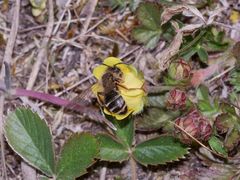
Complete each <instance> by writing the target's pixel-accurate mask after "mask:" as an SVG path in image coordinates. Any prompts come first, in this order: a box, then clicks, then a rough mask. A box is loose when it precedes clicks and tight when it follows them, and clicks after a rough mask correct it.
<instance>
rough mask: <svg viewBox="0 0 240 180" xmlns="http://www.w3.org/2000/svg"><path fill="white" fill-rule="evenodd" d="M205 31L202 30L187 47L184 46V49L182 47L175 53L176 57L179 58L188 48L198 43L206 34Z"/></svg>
mask: <svg viewBox="0 0 240 180" xmlns="http://www.w3.org/2000/svg"><path fill="white" fill-rule="evenodd" d="M206 32H207V31H206V29H204V30H202V31H201V32H200V33H199V34H198V35H197V36H196V37H195V38H194V39H193V40H192V41H191V42H190V43H188V45H186V46H185V47H183V48H182V49H180V50H179V51H178V53H177V55H179V56H181V55H182V53H183V52H184V51H186V50H188V49H190V48H192V47H193V45H194V44H195V43H196V42H198V41H199V40H200V39H201V38H202V37H203V36H204V35H205V34H206Z"/></svg>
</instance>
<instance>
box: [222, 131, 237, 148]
mask: <svg viewBox="0 0 240 180" xmlns="http://www.w3.org/2000/svg"><path fill="white" fill-rule="evenodd" d="M239 138H240V132H239V130H238V129H237V128H233V129H232V130H230V131H229V132H227V136H226V138H225V140H224V147H226V148H227V149H228V150H229V151H231V150H233V148H234V147H236V146H237V144H238V143H239Z"/></svg>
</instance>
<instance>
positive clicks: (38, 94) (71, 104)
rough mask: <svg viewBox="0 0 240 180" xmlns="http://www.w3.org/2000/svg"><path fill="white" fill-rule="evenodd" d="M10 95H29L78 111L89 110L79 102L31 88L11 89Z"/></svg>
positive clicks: (84, 111)
mask: <svg viewBox="0 0 240 180" xmlns="http://www.w3.org/2000/svg"><path fill="white" fill-rule="evenodd" d="M11 95H14V96H27V97H31V98H34V99H39V100H42V101H47V102H50V103H52V104H55V105H58V106H63V107H65V108H68V109H72V110H76V111H79V112H80V113H86V112H89V110H90V107H87V106H86V105H83V104H81V102H79V103H76V102H74V101H69V100H66V99H62V98H59V97H56V96H54V95H50V94H46V93H41V92H36V91H32V90H26V89H20V88H18V89H15V90H13V91H12V92H11ZM91 110H92V107H91Z"/></svg>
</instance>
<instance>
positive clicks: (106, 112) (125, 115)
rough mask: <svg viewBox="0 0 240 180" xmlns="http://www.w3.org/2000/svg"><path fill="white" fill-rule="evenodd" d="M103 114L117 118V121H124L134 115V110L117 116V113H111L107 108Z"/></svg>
mask: <svg viewBox="0 0 240 180" xmlns="http://www.w3.org/2000/svg"><path fill="white" fill-rule="evenodd" d="M103 112H104V113H105V114H107V115H110V116H113V117H115V118H116V119H117V120H123V119H125V118H126V117H128V116H129V115H130V114H131V113H132V110H128V111H127V113H126V114H115V113H111V112H109V111H108V110H107V109H106V108H104V109H103Z"/></svg>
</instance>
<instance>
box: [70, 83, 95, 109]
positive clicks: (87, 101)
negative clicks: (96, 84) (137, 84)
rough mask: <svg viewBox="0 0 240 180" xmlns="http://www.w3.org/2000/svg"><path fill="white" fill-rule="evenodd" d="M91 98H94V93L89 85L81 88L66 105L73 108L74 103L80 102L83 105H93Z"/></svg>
mask: <svg viewBox="0 0 240 180" xmlns="http://www.w3.org/2000/svg"><path fill="white" fill-rule="evenodd" d="M93 98H94V94H93V93H92V91H91V87H89V88H87V89H85V90H83V91H82V92H81V93H80V94H79V95H77V96H76V97H74V98H73V99H72V100H71V102H70V103H69V105H67V108H69V109H74V106H75V105H76V104H81V105H83V106H91V105H93V102H92V100H93Z"/></svg>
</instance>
